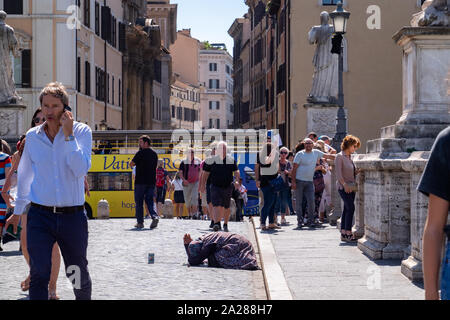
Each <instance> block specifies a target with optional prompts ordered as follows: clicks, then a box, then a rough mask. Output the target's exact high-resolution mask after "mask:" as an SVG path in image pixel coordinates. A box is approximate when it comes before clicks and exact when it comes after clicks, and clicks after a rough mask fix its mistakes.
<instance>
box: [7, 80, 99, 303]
mask: <svg viewBox="0 0 450 320" xmlns="http://www.w3.org/2000/svg"><path fill="white" fill-rule="evenodd" d="M39 100H40V102H41V108H42V112H43V113H44V116H45V118H46V119H47V120H46V122H44V124H42V125H40V126H37V127H35V128H32V129H30V130H29V131H28V132H27V136H26V139H27V140H26V141H27V143H26V144H25V149H24V151H23V155H22V158H21V159H20V165H19V168H18V185H17V200H16V207H15V210H14V215H12V216H11V217H10V218H9V219H8V221H7V226H8V225H10V224H11V225H13V227H14V231H15V230H17V225H18V222H19V219H20V216H21V214H22V213H23V212H24V211H25V207H26V206H27V204H28V203H30V202H31V206H30V209H29V212H28V223H27V229H28V231H27V236H28V238H27V242H28V252H29V255H30V274H31V282H30V300H47V299H48V283H49V280H50V272H51V255H52V248H53V245H54V243H55V242H57V243H58V245H59V247H60V249H61V254H62V256H63V258H64V264H65V267H66V275H67V277H69V278H70V280H72V282H73V287H74V293H75V297H76V299H77V300H89V299H91V292H92V284H91V279H90V276H89V272H88V268H87V265H88V261H87V258H86V256H87V246H88V224H87V218H86V215H85V213H84V202H85V199H84V177H85V176H86V175H87V172H88V170H89V168H90V166H91V151H92V131H91V129H90V128H89V127H88V126H87V125H85V124H82V123H79V122H75V121H74V119H73V116H72V113H71V112H70V111H69V110H70V108H69V107H68V106H67V105H68V102H69V98H68V95H67V92H66V90H65V88H64V86H63V85H62V84H60V83H57V82H56V83H50V84H48V85H47V87H45V88H44V89H43V90H42V92H41V94H40V97H39Z"/></svg>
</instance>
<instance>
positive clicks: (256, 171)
mask: <svg viewBox="0 0 450 320" xmlns="http://www.w3.org/2000/svg"><path fill="white" fill-rule="evenodd" d="M255 183H256V187H257V188H258V189H259V188H260V184H261V182H260V180H259V163H255Z"/></svg>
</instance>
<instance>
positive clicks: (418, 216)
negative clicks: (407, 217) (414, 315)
mask: <svg viewBox="0 0 450 320" xmlns="http://www.w3.org/2000/svg"><path fill="white" fill-rule="evenodd" d="M429 156H430V152H414V154H413V156H412V157H413V159H414V160H411V161H408V162H404V163H403V169H404V170H405V171H407V172H409V173H410V190H411V196H410V198H411V225H410V228H411V229H410V234H411V245H410V248H409V252H408V254H407V258H406V259H405V260H403V261H402V266H401V271H402V273H403V274H404V275H405V276H406V277H408V278H409V279H410V280H413V281H414V280H421V279H422V278H423V273H422V236H423V230H424V227H425V221H426V219H427V213H428V198H427V197H426V196H424V195H423V194H422V193H420V192H418V191H417V190H416V188H417V185H418V184H419V180H420V177H421V176H422V172H423V170H424V169H425V165H426V163H427V159H428V158H429Z"/></svg>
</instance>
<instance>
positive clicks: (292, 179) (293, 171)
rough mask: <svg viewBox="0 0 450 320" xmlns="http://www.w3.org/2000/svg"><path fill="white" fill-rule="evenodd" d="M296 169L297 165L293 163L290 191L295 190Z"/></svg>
mask: <svg viewBox="0 0 450 320" xmlns="http://www.w3.org/2000/svg"><path fill="white" fill-rule="evenodd" d="M297 169H298V163H294V165H293V168H292V171H291V188H292V190H295V189H297V181H296V180H295V179H296V177H297Z"/></svg>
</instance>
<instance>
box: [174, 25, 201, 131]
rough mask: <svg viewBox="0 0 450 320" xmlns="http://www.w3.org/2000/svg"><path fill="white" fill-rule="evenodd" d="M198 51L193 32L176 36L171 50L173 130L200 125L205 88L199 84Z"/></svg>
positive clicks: (197, 43) (185, 30)
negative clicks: (201, 104)
mask: <svg viewBox="0 0 450 320" xmlns="http://www.w3.org/2000/svg"><path fill="white" fill-rule="evenodd" d="M199 48H200V42H199V41H198V40H197V39H195V38H193V37H192V36H191V30H190V29H183V30H179V31H178V32H177V39H176V41H175V43H174V44H173V45H172V46H171V54H172V58H173V60H172V62H173V69H172V70H173V75H172V95H171V97H170V105H171V108H172V114H171V115H172V128H183V129H193V123H194V122H195V121H200V95H201V94H202V92H203V90H202V89H203V88H201V87H200V83H199Z"/></svg>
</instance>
